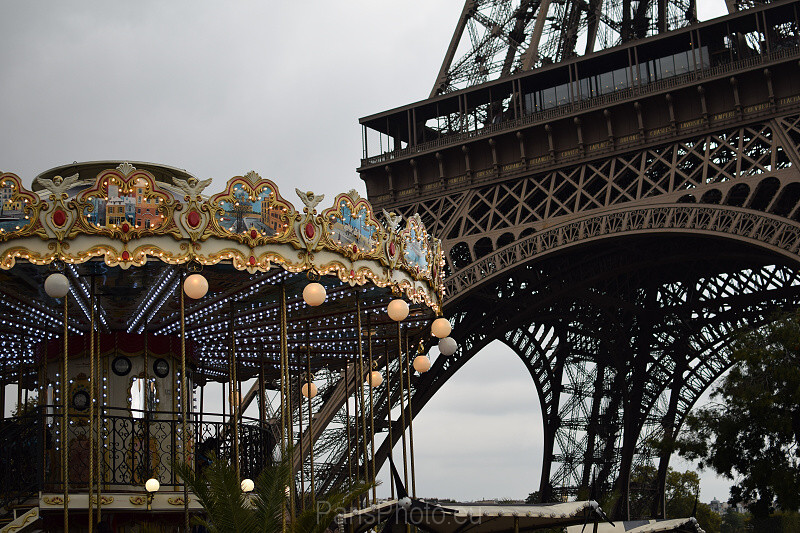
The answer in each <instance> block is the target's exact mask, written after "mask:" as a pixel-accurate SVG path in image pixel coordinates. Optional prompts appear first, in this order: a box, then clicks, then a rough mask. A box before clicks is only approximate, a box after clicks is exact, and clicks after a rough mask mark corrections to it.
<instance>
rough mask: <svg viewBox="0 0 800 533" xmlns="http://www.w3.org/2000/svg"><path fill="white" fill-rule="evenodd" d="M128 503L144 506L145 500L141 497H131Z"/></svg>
mask: <svg viewBox="0 0 800 533" xmlns="http://www.w3.org/2000/svg"><path fill="white" fill-rule="evenodd" d="M128 501H129V502H131V504H133V505H144V504H145V503H147V498H146V497H145V496H142V495H136V496H131V497H130V498H128Z"/></svg>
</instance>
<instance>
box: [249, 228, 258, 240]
mask: <svg viewBox="0 0 800 533" xmlns="http://www.w3.org/2000/svg"><path fill="white" fill-rule="evenodd" d="M256 237H258V233H256V230H254V229H251V230H250V238H251V239H255V238H256Z"/></svg>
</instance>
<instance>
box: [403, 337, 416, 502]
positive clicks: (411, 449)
mask: <svg viewBox="0 0 800 533" xmlns="http://www.w3.org/2000/svg"><path fill="white" fill-rule="evenodd" d="M401 371H402V370H401ZM406 384H407V385H408V395H407V398H408V443H409V452H410V458H411V495H412V496H413V497H414V498H416V497H417V481H416V475H415V474H414V410H413V409H412V407H411V348H410V347H409V345H408V331H406Z"/></svg>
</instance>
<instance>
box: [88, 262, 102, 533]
mask: <svg viewBox="0 0 800 533" xmlns="http://www.w3.org/2000/svg"><path fill="white" fill-rule="evenodd" d="M89 307H90V308H91V309H90V310H89V321H90V323H91V326H90V328H89V380H90V381H89V487H88V489H89V533H92V531H93V529H94V507H93V506H92V497H93V496H94V467H95V465H94V455H95V450H94V447H95V445H96V442H95V435H94V429H95V428H94V401H95V395H94V389H95V384H96V383H97V381H96V376H95V371H96V368H95V365H94V276H92V285H91V294H90V303H89ZM97 503H98V505H99V504H100V502H97Z"/></svg>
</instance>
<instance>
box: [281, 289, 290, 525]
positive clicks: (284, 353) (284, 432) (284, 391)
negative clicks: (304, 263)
mask: <svg viewBox="0 0 800 533" xmlns="http://www.w3.org/2000/svg"><path fill="white" fill-rule="evenodd" d="M280 304H281V306H280V322H281V458H282V459H283V460H286V447H287V438H288V435H289V432H288V422H287V420H288V418H287V405H286V400H287V398H288V396H289V394H288V387H287V385H288V382H287V376H288V368H287V367H288V362H289V360H288V352H289V346H288V339H287V338H286V335H287V331H286V329H287V324H286V287H285V286H284V285H281V302H280ZM287 496H289V497H291V494H289V495H286V494H284V506H283V510H282V512H281V517H282V522H281V531H282V532H283V533H286V526H287V523H286V519H287V517H286V507H285V503H286V500H285V498H286V497H287ZM290 504H291V502H290Z"/></svg>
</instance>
